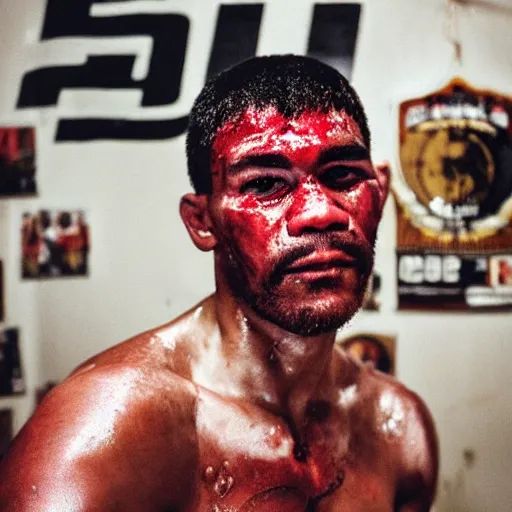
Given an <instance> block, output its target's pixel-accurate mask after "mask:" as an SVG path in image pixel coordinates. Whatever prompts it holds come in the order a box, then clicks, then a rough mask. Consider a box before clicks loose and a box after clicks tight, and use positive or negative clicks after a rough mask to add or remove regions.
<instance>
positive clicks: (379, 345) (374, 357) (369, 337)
mask: <svg viewBox="0 0 512 512" xmlns="http://www.w3.org/2000/svg"><path fill="white" fill-rule="evenodd" d="M340 345H341V346H342V347H343V350H344V351H345V352H347V353H348V354H349V355H351V356H352V357H353V358H354V359H357V360H358V361H361V362H362V363H365V364H371V365H372V366H373V367H374V368H375V369H376V370H379V371H380V372H383V373H387V374H388V375H395V348H396V343H395V339H394V338H393V337H391V336H383V335H381V334H357V335H355V336H350V337H349V338H345V339H343V340H341V342H340Z"/></svg>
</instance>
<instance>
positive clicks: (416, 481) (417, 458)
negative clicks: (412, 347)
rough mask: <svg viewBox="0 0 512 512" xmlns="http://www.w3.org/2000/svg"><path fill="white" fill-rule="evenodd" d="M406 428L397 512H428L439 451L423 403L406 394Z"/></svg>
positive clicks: (429, 418) (434, 432) (433, 495)
mask: <svg viewBox="0 0 512 512" xmlns="http://www.w3.org/2000/svg"><path fill="white" fill-rule="evenodd" d="M405 395H406V397H407V399H406V403H407V404H408V411H407V424H406V428H405V435H404V438H403V439H404V441H403V444H402V460H403V468H402V472H401V473H402V474H401V475H400V479H399V487H398V493H397V499H396V504H397V507H398V508H397V510H399V511H400V512H428V511H429V510H430V508H431V506H432V503H433V501H434V498H435V493H436V486H437V477H438V470H439V447H438V440H437V434H436V429H435V426H434V421H433V419H432V416H431V414H430V412H429V410H428V409H427V407H426V406H425V404H424V402H423V401H422V400H421V399H420V398H419V397H418V396H417V395H416V394H414V393H412V392H410V391H406V392H405Z"/></svg>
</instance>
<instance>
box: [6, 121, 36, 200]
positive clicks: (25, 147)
mask: <svg viewBox="0 0 512 512" xmlns="http://www.w3.org/2000/svg"><path fill="white" fill-rule="evenodd" d="M35 139H36V136H35V130H34V128H30V127H1V128H0V197H9V196H26V195H33V194H35V193H36V192H37V190H36V150H35Z"/></svg>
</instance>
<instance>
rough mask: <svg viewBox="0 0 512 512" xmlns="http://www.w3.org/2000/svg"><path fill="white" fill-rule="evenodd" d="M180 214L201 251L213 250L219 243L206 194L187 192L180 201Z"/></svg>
mask: <svg viewBox="0 0 512 512" xmlns="http://www.w3.org/2000/svg"><path fill="white" fill-rule="evenodd" d="M180 215H181V219H182V220H183V223H184V224H185V227H186V228H187V231H188V234H189V235H190V238H191V239H192V242H194V245H195V246H196V247H197V248H198V249H200V250H201V251H205V252H206V251H211V250H212V249H214V248H215V246H216V245H217V238H216V237H215V235H214V234H213V232H212V222H211V219H210V214H209V212H208V196H207V195H206V194H201V195H197V194H185V195H184V196H183V197H182V198H181V201H180Z"/></svg>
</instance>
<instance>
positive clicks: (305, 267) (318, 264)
mask: <svg viewBox="0 0 512 512" xmlns="http://www.w3.org/2000/svg"><path fill="white" fill-rule="evenodd" d="M357 264H358V260H357V258H356V257H354V256H351V255H350V254H347V253H345V252H342V251H322V252H315V253H313V254H310V255H308V256H305V257H303V258H299V259H297V260H296V261H294V262H293V263H292V264H291V265H289V266H287V267H286V269H285V273H286V274H305V273H307V274H310V273H311V274H314V273H319V274H323V273H329V271H333V270H338V269H342V268H346V267H354V266H356V265H357Z"/></svg>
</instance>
